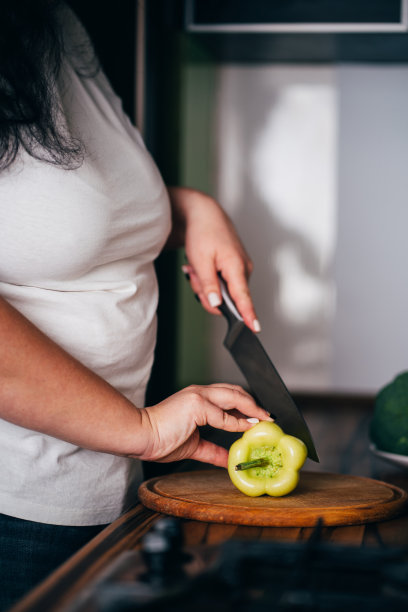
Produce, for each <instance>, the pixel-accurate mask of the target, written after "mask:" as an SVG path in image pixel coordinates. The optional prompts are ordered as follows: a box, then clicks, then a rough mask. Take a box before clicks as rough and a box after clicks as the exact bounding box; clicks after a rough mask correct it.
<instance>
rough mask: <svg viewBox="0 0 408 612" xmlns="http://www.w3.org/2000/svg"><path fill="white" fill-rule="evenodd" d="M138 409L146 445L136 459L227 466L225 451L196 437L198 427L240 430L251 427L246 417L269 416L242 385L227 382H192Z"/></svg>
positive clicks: (198, 436) (260, 418)
mask: <svg viewBox="0 0 408 612" xmlns="http://www.w3.org/2000/svg"><path fill="white" fill-rule="evenodd" d="M140 412H141V415H142V431H143V435H144V439H145V440H146V446H145V449H144V450H143V451H142V452H141V453H138V455H137V456H138V458H139V459H143V460H145V461H158V462H169V461H180V460H182V459H195V460H196V461H203V462H204V463H212V464H213V465H217V466H220V467H226V466H227V462H228V451H227V450H226V449H225V448H222V447H220V446H217V445H216V444H214V443H212V442H208V441H207V440H203V439H202V438H200V433H199V430H198V427H200V426H202V425H210V426H212V427H215V428H217V429H223V430H224V431H236V432H242V431H246V430H248V429H250V428H251V427H252V423H250V422H248V420H247V417H253V418H257V419H259V420H263V421H266V420H269V421H270V420H272V419H271V418H270V417H269V415H268V413H267V412H266V411H265V410H263V409H262V408H260V407H259V406H257V404H256V403H255V401H254V399H253V398H252V397H251V396H250V395H249V394H248V393H247V392H246V391H244V389H242V388H241V387H239V386H238V385H230V384H214V385H208V386H197V385H192V386H190V387H186V388H185V389H182V390H181V391H179V392H178V393H175V394H174V395H172V396H170V397H168V398H166V399H165V400H164V401H162V402H160V403H159V404H156V405H155V406H152V407H149V408H145V409H144V410H141V411H140Z"/></svg>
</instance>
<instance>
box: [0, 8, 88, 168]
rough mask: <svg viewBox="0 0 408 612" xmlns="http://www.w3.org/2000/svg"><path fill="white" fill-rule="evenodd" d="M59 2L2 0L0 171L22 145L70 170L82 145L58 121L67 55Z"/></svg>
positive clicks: (78, 161)
mask: <svg viewBox="0 0 408 612" xmlns="http://www.w3.org/2000/svg"><path fill="white" fill-rule="evenodd" d="M59 8H60V1H59V0H2V2H1V17H0V170H4V169H5V168H7V167H9V166H10V165H11V164H12V163H13V162H14V160H15V159H16V157H17V154H18V152H19V150H20V148H21V147H23V148H24V149H25V150H26V151H27V152H28V153H29V154H30V155H31V156H32V157H35V158H36V159H40V160H43V161H46V162H48V163H51V164H55V165H59V166H62V167H63V168H66V169H72V168H77V167H79V166H80V165H81V163H82V161H83V155H84V152H83V146H82V144H81V142H80V141H79V140H78V139H77V138H75V137H73V136H72V135H71V134H70V133H69V131H68V130H67V128H66V127H65V126H64V125H60V124H59V123H58V121H57V117H58V112H59V104H58V98H56V95H55V93H56V82H57V78H58V74H59V71H60V67H61V61H62V57H63V53H64V45H63V38H62V33H61V31H60V27H59V23H58V14H57V12H58V10H59Z"/></svg>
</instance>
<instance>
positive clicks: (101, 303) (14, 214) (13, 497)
mask: <svg viewBox="0 0 408 612" xmlns="http://www.w3.org/2000/svg"><path fill="white" fill-rule="evenodd" d="M63 22H64V36H65V38H66V46H67V50H68V55H67V59H66V61H65V62H64V66H63V70H62V73H61V77H60V82H59V95H60V99H61V104H62V108H63V112H64V116H65V120H66V122H67V125H68V126H70V129H71V130H72V131H73V132H74V133H75V134H77V135H79V136H80V138H81V140H82V142H83V143H84V145H85V149H86V155H85V161H84V163H83V164H82V166H81V167H80V168H78V169H77V170H64V169H62V168H61V167H58V166H53V165H51V164H47V163H44V162H41V161H38V160H36V159H34V158H32V157H30V156H29V155H27V154H26V153H25V152H24V153H21V154H20V157H19V158H18V160H16V162H15V163H14V164H13V165H12V167H11V168H10V169H9V170H6V171H4V172H2V173H1V174H0V295H1V296H3V297H4V298H5V299H6V300H8V301H9V302H10V303H11V304H12V305H13V306H15V307H16V308H17V309H18V310H19V311H20V312H22V313H23V314H24V315H25V316H26V317H27V318H28V319H30V320H31V321H32V322H33V323H34V324H35V325H36V326H37V327H38V328H39V329H41V330H43V331H44V332H45V333H46V334H47V335H48V336H49V337H51V338H52V339H53V340H54V341H56V342H57V343H58V344H59V345H60V346H62V347H63V348H64V349H65V350H67V351H68V352H69V353H71V355H73V356H74V357H76V358H77V359H78V360H80V361H81V362H82V363H83V364H85V365H86V366H88V367H89V368H90V369H92V370H93V371H94V372H96V373H97V374H98V375H100V376H101V377H103V378H104V379H105V380H107V381H108V382H109V383H111V384H112V385H113V386H114V387H115V388H116V389H118V390H119V391H120V392H122V393H123V394H124V395H125V396H126V397H127V398H129V399H130V400H131V401H132V402H133V403H134V404H136V405H137V406H139V407H142V406H143V405H144V396H145V389H146V385H147V381H148V378H149V375H150V370H151V366H152V362H153V353H154V346H155V340H156V307H157V282H156V276H155V272H154V265H153V261H154V259H155V258H156V257H157V255H158V254H159V252H160V250H161V248H162V247H163V244H164V242H165V240H166V238H167V236H168V233H169V229H170V209H169V202H168V196H167V191H166V189H165V186H164V184H163V181H162V179H161V177H160V174H159V172H158V170H157V168H156V166H155V164H154V163H153V161H152V159H151V157H150V155H149V154H148V152H147V150H146V148H145V146H144V144H143V142H142V140H141V137H140V135H139V133H138V132H137V130H136V129H135V128H134V127H133V126H132V125H131V123H130V121H129V119H128V118H127V117H126V116H125V114H124V112H123V110H122V106H121V103H120V100H119V99H118V98H117V97H116V96H115V95H114V93H113V92H112V90H111V88H110V86H109V84H108V82H107V80H106V79H105V77H104V75H103V74H102V72H98V73H97V75H96V76H93V77H88V78H85V77H81V76H78V74H77V72H76V71H75V70H74V69H73V64H75V57H74V55H73V54H74V53H75V50H76V49H77V48H80V47H77V43H78V41H80V38H81V37H82V36H83V31H82V29H81V27H80V25H79V23H78V22H77V20H76V18H75V17H74V16H73V14H72V13H71V12H70V11H69V10H68V9H66V8H64V9H63ZM140 479H141V465H140V462H139V461H134V460H130V459H126V458H123V457H116V456H113V455H109V454H105V453H98V452H94V451H89V450H85V449H83V448H78V447H76V446H74V445H73V444H70V443H68V442H64V441H61V440H57V439H55V438H53V437H50V436H47V435H43V434H41V433H38V432H34V431H30V430H27V429H24V428H22V427H19V426H17V425H13V424H11V423H9V422H6V421H4V420H1V419H0V512H1V513H4V514H9V515H12V516H16V517H19V518H24V519H28V520H33V521H39V522H44V523H54V524H65V525H93V524H103V523H107V522H110V521H112V520H114V519H116V518H117V517H118V516H119V515H120V514H121V513H122V512H123V510H124V509H125V508H126V507H127V506H128V505H129V504H130V503H132V502H134V501H135V492H136V489H137V485H138V484H139V483H140Z"/></svg>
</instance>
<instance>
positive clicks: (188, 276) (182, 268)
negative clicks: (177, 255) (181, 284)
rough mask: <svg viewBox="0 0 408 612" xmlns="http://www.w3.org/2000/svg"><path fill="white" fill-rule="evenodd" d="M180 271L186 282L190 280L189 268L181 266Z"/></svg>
mask: <svg viewBox="0 0 408 612" xmlns="http://www.w3.org/2000/svg"><path fill="white" fill-rule="evenodd" d="M181 271H182V272H183V274H184V276H185V277H186V279H187V280H190V268H189V267H188V266H181Z"/></svg>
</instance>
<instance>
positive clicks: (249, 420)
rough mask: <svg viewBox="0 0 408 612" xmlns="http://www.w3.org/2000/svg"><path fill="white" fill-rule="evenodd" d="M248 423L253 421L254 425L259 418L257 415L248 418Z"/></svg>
mask: <svg viewBox="0 0 408 612" xmlns="http://www.w3.org/2000/svg"><path fill="white" fill-rule="evenodd" d="M247 421H248V423H253V424H254V425H255V424H256V423H259V419H257V418H256V417H250V418H249V419H247Z"/></svg>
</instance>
